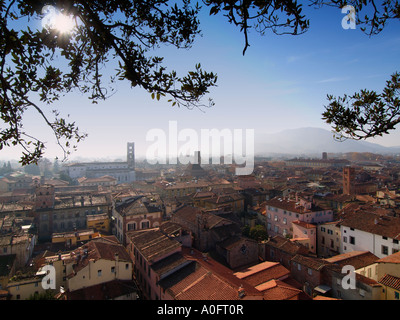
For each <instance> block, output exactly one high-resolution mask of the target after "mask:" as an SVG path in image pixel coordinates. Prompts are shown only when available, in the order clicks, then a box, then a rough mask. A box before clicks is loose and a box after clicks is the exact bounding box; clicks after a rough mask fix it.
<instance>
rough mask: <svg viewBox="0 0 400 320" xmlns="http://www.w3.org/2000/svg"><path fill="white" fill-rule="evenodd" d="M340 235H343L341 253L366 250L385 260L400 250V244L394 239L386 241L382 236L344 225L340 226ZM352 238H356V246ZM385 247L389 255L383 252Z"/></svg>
mask: <svg viewBox="0 0 400 320" xmlns="http://www.w3.org/2000/svg"><path fill="white" fill-rule="evenodd" d="M340 233H341V235H342V240H341V248H340V249H341V251H340V253H346V252H351V251H357V250H361V251H363V250H366V251H370V252H372V253H373V254H374V255H376V256H377V257H379V258H384V257H387V256H388V255H391V254H393V253H394V252H396V250H397V251H399V250H400V244H399V243H394V242H393V239H392V238H389V237H387V239H384V237H383V236H381V235H376V234H372V233H369V232H364V231H361V230H357V229H352V228H349V227H346V226H343V225H342V226H340ZM350 237H352V238H354V244H352V243H350ZM383 246H385V247H386V248H387V254H385V252H384V251H383Z"/></svg>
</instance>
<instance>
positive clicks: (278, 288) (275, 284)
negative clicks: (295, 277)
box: [256, 280, 301, 300]
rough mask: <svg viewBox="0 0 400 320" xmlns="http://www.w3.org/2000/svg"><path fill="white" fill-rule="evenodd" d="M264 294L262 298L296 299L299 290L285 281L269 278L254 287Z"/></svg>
mask: <svg viewBox="0 0 400 320" xmlns="http://www.w3.org/2000/svg"><path fill="white" fill-rule="evenodd" d="M256 288H257V289H258V290H260V291H261V292H262V293H263V294H264V300H298V299H299V295H300V294H301V290H299V289H296V288H294V287H292V286H290V285H288V284H287V283H285V282H282V281H279V280H271V281H268V282H266V283H263V284H261V285H259V286H257V287H256Z"/></svg>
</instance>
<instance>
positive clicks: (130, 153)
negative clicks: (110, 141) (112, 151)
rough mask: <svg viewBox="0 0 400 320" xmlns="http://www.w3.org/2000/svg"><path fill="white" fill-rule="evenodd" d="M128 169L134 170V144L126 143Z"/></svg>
mask: <svg viewBox="0 0 400 320" xmlns="http://www.w3.org/2000/svg"><path fill="white" fill-rule="evenodd" d="M126 161H127V163H128V167H129V168H130V169H135V143H134V142H128V144H127V159H126Z"/></svg>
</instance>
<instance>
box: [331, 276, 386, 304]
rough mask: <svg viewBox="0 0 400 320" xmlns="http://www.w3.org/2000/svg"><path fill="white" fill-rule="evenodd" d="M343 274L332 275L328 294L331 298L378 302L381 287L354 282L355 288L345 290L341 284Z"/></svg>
mask: <svg viewBox="0 0 400 320" xmlns="http://www.w3.org/2000/svg"><path fill="white" fill-rule="evenodd" d="M344 276H345V274H338V273H333V275H332V283H331V288H332V289H331V291H330V294H331V296H332V297H333V298H339V299H343V300H380V299H381V291H382V286H380V285H376V286H370V285H367V284H365V283H363V282H361V281H358V280H356V285H355V288H347V287H344V286H343V284H342V279H343V277H344Z"/></svg>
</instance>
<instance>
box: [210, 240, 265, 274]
mask: <svg viewBox="0 0 400 320" xmlns="http://www.w3.org/2000/svg"><path fill="white" fill-rule="evenodd" d="M217 249H218V247H217ZM217 251H218V250H217ZM226 260H227V262H228V264H229V266H230V268H231V269H236V268H239V267H243V266H246V265H250V264H255V263H257V262H258V244H257V242H256V241H250V240H246V239H243V240H242V241H241V242H239V243H237V245H235V246H234V247H232V248H231V249H230V250H228V251H227V257H226Z"/></svg>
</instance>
